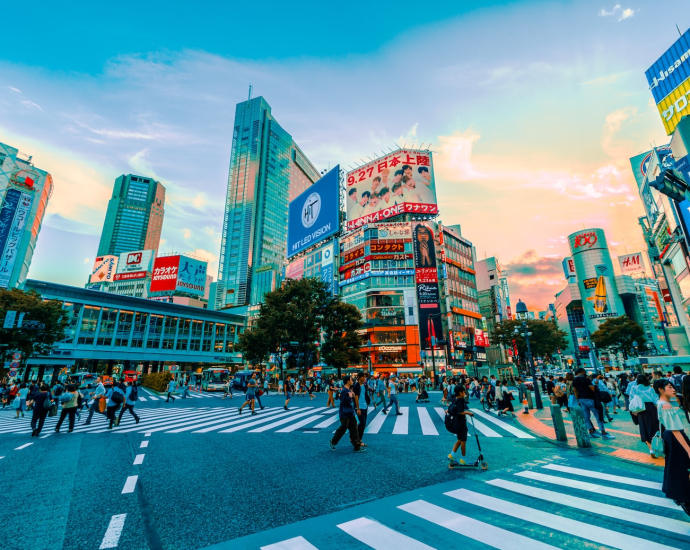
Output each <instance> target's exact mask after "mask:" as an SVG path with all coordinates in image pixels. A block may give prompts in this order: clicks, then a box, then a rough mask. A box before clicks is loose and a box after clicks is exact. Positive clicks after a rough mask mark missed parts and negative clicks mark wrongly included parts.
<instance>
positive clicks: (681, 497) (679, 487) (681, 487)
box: [654, 379, 690, 516]
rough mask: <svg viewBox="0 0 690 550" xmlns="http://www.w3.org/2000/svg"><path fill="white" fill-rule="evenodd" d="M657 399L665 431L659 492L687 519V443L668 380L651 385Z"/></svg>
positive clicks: (689, 481) (689, 457)
mask: <svg viewBox="0 0 690 550" xmlns="http://www.w3.org/2000/svg"><path fill="white" fill-rule="evenodd" d="M654 390H655V391H656V393H657V395H658V396H659V401H658V407H657V409H658V420H659V423H660V424H661V425H662V426H663V427H664V433H663V434H662V435H661V438H662V440H663V443H664V456H665V464H664V479H663V483H662V485H661V490H662V491H663V492H664V494H665V495H666V498H670V499H671V500H673V502H675V503H676V504H677V505H678V506H680V507H681V508H682V509H683V511H685V513H686V514H687V515H689V516H690V478H689V477H688V471H690V440H689V439H688V436H687V435H685V431H684V429H683V421H682V419H681V416H680V411H679V409H676V408H674V407H673V405H671V399H673V398H674V397H676V389H675V387H674V386H673V383H672V382H671V381H670V380H668V379H661V380H657V381H656V382H654Z"/></svg>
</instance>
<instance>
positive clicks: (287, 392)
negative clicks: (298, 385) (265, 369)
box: [283, 379, 295, 411]
mask: <svg viewBox="0 0 690 550" xmlns="http://www.w3.org/2000/svg"><path fill="white" fill-rule="evenodd" d="M283 387H284V388H285V405H283V408H284V409H285V410H286V411H289V410H290V409H288V403H290V399H292V394H293V392H294V391H295V388H293V387H292V380H291V379H287V380H285V385H284V386H283Z"/></svg>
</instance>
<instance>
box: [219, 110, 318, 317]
mask: <svg viewBox="0 0 690 550" xmlns="http://www.w3.org/2000/svg"><path fill="white" fill-rule="evenodd" d="M319 177H320V176H319V173H318V171H317V170H316V168H314V166H313V165H312V164H311V162H310V161H309V159H307V157H306V156H305V155H304V153H303V152H302V151H301V149H300V148H299V147H298V146H297V144H296V143H295V142H294V140H293V139H292V136H291V135H290V134H289V133H287V132H286V131H285V130H284V129H283V128H282V127H281V126H280V125H279V124H278V122H277V121H276V120H275V118H274V117H273V115H272V113H271V107H270V106H269V105H268V103H267V102H266V101H265V100H264V98H263V97H256V98H253V99H250V100H248V101H243V102H242V103H238V104H237V107H236V110H235V123H234V127H233V137H232V152H231V156H230V170H229V175H228V191H227V197H226V201H225V217H224V220H223V234H222V240H221V249H220V259H219V269H218V285H217V286H216V289H217V292H216V304H215V307H216V309H224V308H228V307H242V306H247V305H250V304H258V303H261V302H262V301H263V295H264V294H265V293H266V292H269V291H271V290H274V289H275V288H276V286H277V285H278V284H279V283H280V277H281V273H282V270H283V267H284V266H285V263H286V250H287V244H286V238H285V236H286V234H287V223H288V202H289V200H290V199H291V198H294V197H296V196H297V195H299V194H300V193H301V192H302V191H304V190H305V189H306V188H307V187H309V186H310V185H311V184H312V183H314V182H315V181H317V180H318V179H319Z"/></svg>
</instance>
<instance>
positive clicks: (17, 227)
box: [0, 143, 53, 288]
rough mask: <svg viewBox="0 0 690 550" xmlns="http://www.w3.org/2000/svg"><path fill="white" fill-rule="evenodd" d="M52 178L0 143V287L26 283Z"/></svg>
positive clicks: (30, 159)
mask: <svg viewBox="0 0 690 550" xmlns="http://www.w3.org/2000/svg"><path fill="white" fill-rule="evenodd" d="M52 194H53V178H52V176H51V175H50V174H49V173H48V172H46V171H45V170H41V169H40V168H36V166H34V164H33V162H32V157H30V156H28V155H25V154H23V153H20V152H19V150H18V149H16V148H14V147H11V146H10V145H6V144H4V143H0V196H2V207H1V208H0V288H15V287H18V286H22V285H23V284H24V282H25V281H26V277H27V274H28V273H29V267H30V266H31V260H32V258H33V255H34V250H35V249H36V241H38V235H39V233H40V232H41V224H42V223H43V217H44V215H45V211H46V208H47V206H48V201H49V200H50V197H51V195H52Z"/></svg>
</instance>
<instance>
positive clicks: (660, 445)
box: [652, 432, 665, 458]
mask: <svg viewBox="0 0 690 550" xmlns="http://www.w3.org/2000/svg"><path fill="white" fill-rule="evenodd" d="M652 452H653V453H654V455H655V456H656V457H657V458H664V454H665V453H664V440H663V439H661V433H660V432H656V435H655V436H654V437H653V438H652Z"/></svg>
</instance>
